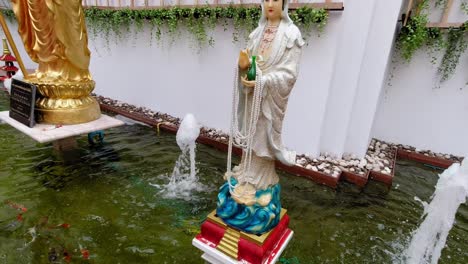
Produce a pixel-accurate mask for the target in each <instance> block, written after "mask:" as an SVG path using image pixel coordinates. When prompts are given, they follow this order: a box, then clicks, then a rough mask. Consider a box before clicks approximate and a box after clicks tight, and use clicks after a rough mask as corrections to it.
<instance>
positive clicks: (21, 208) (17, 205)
mask: <svg viewBox="0 0 468 264" xmlns="http://www.w3.org/2000/svg"><path fill="white" fill-rule="evenodd" d="M5 204H7V205H9V206H10V207H11V208H13V209H17V210H20V211H22V212H26V211H28V208H26V207H24V206H23V205H21V204H17V203H15V202H12V201H9V200H7V201H5Z"/></svg>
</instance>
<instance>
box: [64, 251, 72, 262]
mask: <svg viewBox="0 0 468 264" xmlns="http://www.w3.org/2000/svg"><path fill="white" fill-rule="evenodd" d="M63 260H65V262H66V263H70V262H71V255H70V254H69V253H68V252H67V251H66V250H64V251H63Z"/></svg>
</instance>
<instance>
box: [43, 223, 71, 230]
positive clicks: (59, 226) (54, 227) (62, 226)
mask: <svg viewBox="0 0 468 264" xmlns="http://www.w3.org/2000/svg"><path fill="white" fill-rule="evenodd" d="M56 228H63V229H68V228H70V224H67V223H63V224H59V225H56V226H49V227H47V229H56Z"/></svg>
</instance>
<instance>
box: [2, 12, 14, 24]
mask: <svg viewBox="0 0 468 264" xmlns="http://www.w3.org/2000/svg"><path fill="white" fill-rule="evenodd" d="M2 14H3V16H4V17H5V18H6V19H7V20H8V21H10V22H13V21H15V19H16V17H15V13H13V10H10V9H2Z"/></svg>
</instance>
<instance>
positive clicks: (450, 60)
mask: <svg viewBox="0 0 468 264" xmlns="http://www.w3.org/2000/svg"><path fill="white" fill-rule="evenodd" d="M467 28H468V22H465V23H464V25H463V26H462V27H461V28H451V29H449V32H448V39H447V49H446V52H445V54H444V56H443V57H442V61H441V63H440V66H439V69H438V72H439V74H440V77H441V81H442V82H443V81H446V80H448V79H449V78H450V77H451V76H452V75H453V73H454V72H455V69H456V68H457V65H458V62H459V60H460V56H461V55H462V54H463V53H464V52H465V51H466V48H467V47H468V43H467V41H466V35H467V34H466V33H467V32H468V31H467Z"/></svg>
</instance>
